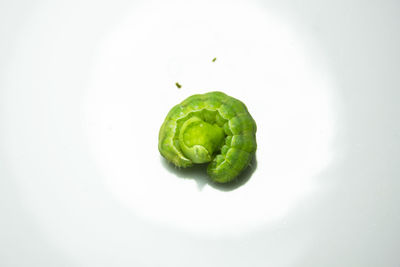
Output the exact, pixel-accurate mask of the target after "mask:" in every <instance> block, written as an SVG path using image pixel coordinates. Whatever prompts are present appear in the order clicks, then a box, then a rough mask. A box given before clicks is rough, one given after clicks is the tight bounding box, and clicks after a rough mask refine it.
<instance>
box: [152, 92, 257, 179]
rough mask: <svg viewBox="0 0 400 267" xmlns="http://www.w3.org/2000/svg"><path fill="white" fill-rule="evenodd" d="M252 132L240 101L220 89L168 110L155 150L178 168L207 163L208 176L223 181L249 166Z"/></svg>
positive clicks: (252, 125) (253, 127)
mask: <svg viewBox="0 0 400 267" xmlns="http://www.w3.org/2000/svg"><path fill="white" fill-rule="evenodd" d="M256 131H257V126H256V123H255V121H254V119H253V118H252V117H251V115H250V113H249V112H248V110H247V108H246V106H245V105H244V104H243V103H242V102H241V101H240V100H238V99H235V98H233V97H230V96H228V95H226V94H224V93H222V92H209V93H206V94H196V95H192V96H190V97H188V98H187V99H185V100H184V101H182V103H180V104H178V105H176V106H174V107H173V108H172V109H171V110H170V111H169V113H168V115H167V117H166V118H165V121H164V123H163V124H162V126H161V129H160V132H159V137H158V149H159V151H160V153H161V155H162V156H163V157H165V158H166V159H167V160H168V161H170V162H172V163H173V164H174V165H175V166H178V167H183V168H186V167H190V166H192V165H193V164H199V163H206V162H210V164H209V165H208V167H207V173H208V175H209V176H210V177H211V179H212V180H213V181H214V182H217V183H227V182H230V181H232V180H234V179H235V178H236V177H237V176H238V175H239V174H240V173H241V172H242V171H243V170H244V169H246V168H247V167H248V166H249V164H250V162H251V160H252V158H253V156H254V154H255V151H256V149H257V142H256Z"/></svg>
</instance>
